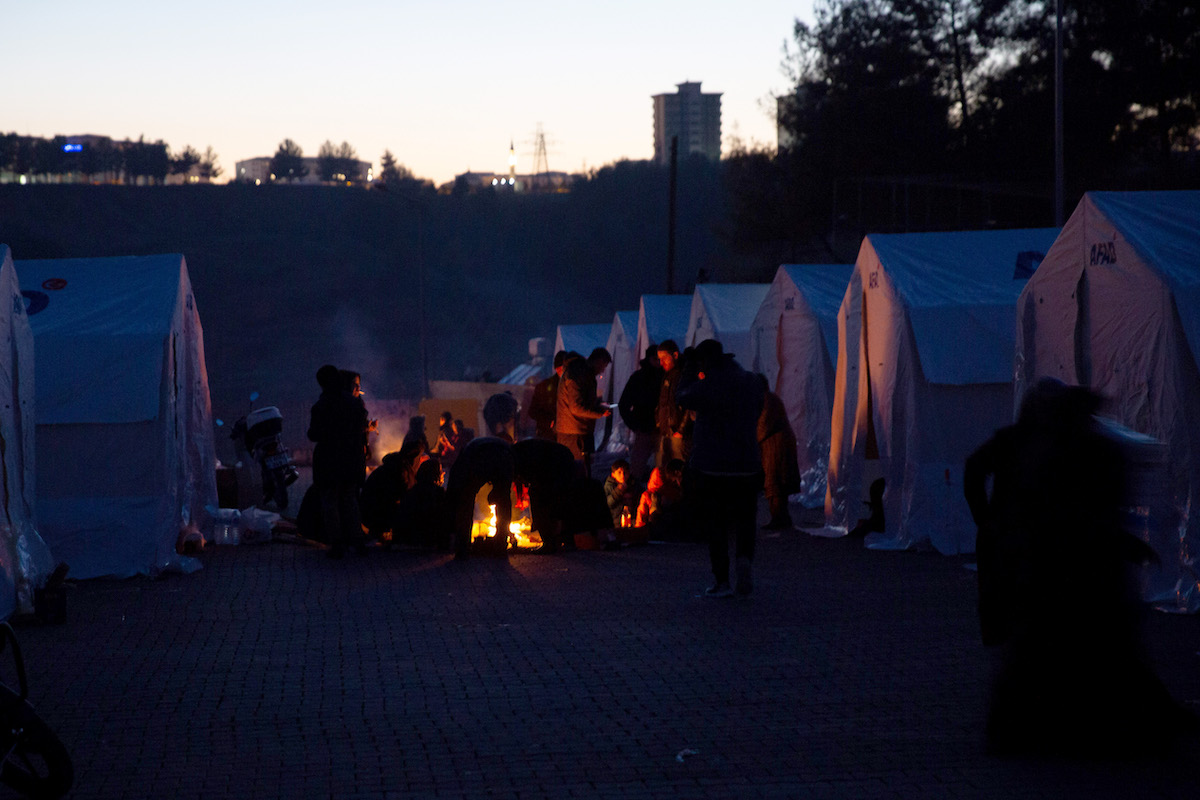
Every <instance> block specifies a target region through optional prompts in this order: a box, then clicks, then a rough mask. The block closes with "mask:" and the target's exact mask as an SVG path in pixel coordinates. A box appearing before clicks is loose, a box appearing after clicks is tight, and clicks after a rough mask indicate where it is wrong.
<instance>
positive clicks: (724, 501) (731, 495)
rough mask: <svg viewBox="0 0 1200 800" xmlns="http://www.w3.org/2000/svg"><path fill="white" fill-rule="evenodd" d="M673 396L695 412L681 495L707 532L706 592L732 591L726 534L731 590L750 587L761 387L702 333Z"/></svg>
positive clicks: (759, 477)
mask: <svg viewBox="0 0 1200 800" xmlns="http://www.w3.org/2000/svg"><path fill="white" fill-rule="evenodd" d="M675 399H676V401H677V402H678V403H679V405H680V406H682V407H683V408H685V409H689V410H691V411H693V412H695V415H696V418H695V427H694V429H693V432H692V452H691V454H690V457H689V461H688V473H687V485H686V486H685V489H684V491H685V493H686V494H687V495H688V496H689V497H690V498H691V500H690V502H691V503H692V507H693V511H694V519H695V522H696V524H697V525H698V526H700V527H702V528H703V529H704V531H705V533H706V534H707V539H708V542H709V559H710V561H711V564H712V571H713V577H714V578H715V579H716V581H715V583H714V584H713V585H712V586H711V587H709V588H708V590H706V592H705V594H706V595H707V596H709V597H731V596H733V594H734V588H733V587H731V586H730V580H729V577H730V576H729V540H730V538H731V537H732V538H733V540H734V548H735V556H736V559H737V584H736V592H737V594H739V595H741V596H743V597H744V596H746V595H749V594H750V591H751V589H752V580H751V571H750V565H751V562H752V561H753V559H754V546H755V536H756V534H757V530H758V525H757V515H758V493H759V491H760V490H761V489H762V461H761V457H760V455H759V449H758V437H757V435H756V432H757V427H758V417H759V414H760V413H761V411H762V404H763V390H762V385H761V384H760V383H759V381H758V379H757V378H756V376H755V375H753V374H752V373H750V372H747V371H746V370H744V369H742V368H741V367H740V366H738V363H737V362H736V361H735V360H734V358H733V356H731V355H728V354H726V353H724V352H723V350H722V348H721V343H720V342H718V341H716V340H715V339H706V340H705V341H703V342H701V343H700V344H699V345H697V346H696V350H695V352H694V354H693V355H692V358H691V361H690V363H687V364H686V365H685V367H684V368H683V374H682V375H681V376H680V379H679V386H678V388H677V389H676V391H675Z"/></svg>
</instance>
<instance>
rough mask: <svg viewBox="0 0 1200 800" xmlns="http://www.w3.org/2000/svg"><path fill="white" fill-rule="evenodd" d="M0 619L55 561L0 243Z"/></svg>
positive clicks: (29, 337)
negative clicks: (39, 496) (41, 508)
mask: <svg viewBox="0 0 1200 800" xmlns="http://www.w3.org/2000/svg"><path fill="white" fill-rule="evenodd" d="M0 337H2V338H3V342H0V397H2V398H3V402H2V403H0V442H2V443H3V447H2V448H0V464H2V465H3V468H4V475H3V484H4V502H3V506H2V507H0V619H8V618H9V617H11V616H12V615H13V614H14V613H16V612H17V611H20V612H22V613H30V612H32V611H33V589H35V588H37V587H39V586H41V585H42V584H43V583H44V582H45V578H46V577H47V575H48V574H49V572H50V570H52V569H53V567H54V559H53V557H52V555H51V553H50V550H49V549H48V548H47V547H46V544H45V542H44V541H43V540H42V538H41V536H39V534H38V531H37V520H36V514H35V511H36V508H35V483H36V481H35V462H34V458H35V455H34V423H35V399H34V388H35V387H34V349H33V333H32V332H31V331H30V329H29V317H28V315H27V314H26V310H25V300H24V298H22V297H21V287H20V284H19V283H18V280H17V274H16V267H15V266H14V264H13V259H12V251H11V250H10V249H9V247H8V245H4V244H0Z"/></svg>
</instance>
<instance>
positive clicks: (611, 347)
mask: <svg viewBox="0 0 1200 800" xmlns="http://www.w3.org/2000/svg"><path fill="white" fill-rule="evenodd" d="M637 321H638V312H636V311H618V312H616V313H615V314H613V322H612V328H611V329H610V330H609V333H608V342H607V344H605V346H604V347H605V349H606V350H608V353H609V355H611V356H612V363H611V364H609V365H608V369H606V370H604V375H603V377H602V378H601V380H600V392H601V397H603V398H604V402H606V403H612V404H613V405H616V403H617V401H619V400H620V399H621V392H622V391H624V389H625V382H626V381H628V380H629V376H630V375H632V374H633V371H634V370H635V369H636V368H637V364H638V361H639V360H640V359H639V358H638V356H637V355H636V354H635V353H634V348H635V347H636V346H637ZM585 355H586V354H585ZM596 427H597V428H603V429H604V431H605V434H604V438H605V440H606V442H607V443H606V445H605V448H606V449H608V450H613V449H614V448H615V449H616V450H625V449H628V447H629V429H628V428H626V427H625V423H624V422H622V421H621V415H620V414H619V413H617V412H616V411H614V412H613V414H612V416H610V417H606V418H605V419H604V420H602V421H601V423H600V424H599V425H597V426H596Z"/></svg>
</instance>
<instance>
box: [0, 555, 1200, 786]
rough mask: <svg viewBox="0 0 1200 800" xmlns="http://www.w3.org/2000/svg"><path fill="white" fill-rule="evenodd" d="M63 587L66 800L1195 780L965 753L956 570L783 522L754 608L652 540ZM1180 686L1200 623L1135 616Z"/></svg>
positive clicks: (963, 593)
mask: <svg viewBox="0 0 1200 800" xmlns="http://www.w3.org/2000/svg"><path fill="white" fill-rule="evenodd" d="M202 560H203V561H204V564H205V568H204V569H203V570H201V571H199V572H197V573H195V574H193V575H189V576H171V577H167V578H164V579H161V580H156V581H150V580H128V581H119V582H106V581H89V582H84V583H80V584H77V585H73V586H72V587H71V589H70V592H69V597H68V613H69V622H68V623H67V624H66V625H63V626H53V627H50V626H47V627H21V628H19V629H18V635H19V636H20V639H21V642H22V645H23V646H24V649H25V654H26V660H27V662H28V664H29V667H30V673H31V675H30V678H31V684H32V695H33V697H32V699H33V701H34V703H35V705H36V706H37V708H38V709H39V711H40V712H41V713H42V715H43V716H44V717H45V719H47V720H48V721H49V722H50V724H51V725H52V726H53V727H54V728H55V729H56V730H57V731H58V732H59V733H60V735H61V736H62V738H63V739H64V741H65V742H66V743H67V745H68V747H69V749H70V750H71V752H72V754H73V757H74V759H75V765H76V770H77V781H76V791H75V792H74V793H73V796H74V797H78V798H118V797H128V798H150V797H153V798H167V797H180V798H242V797H254V798H276V797H278V798H301V797H339V798H340V797H350V798H357V797H362V798H379V797H383V798H423V797H472V798H518V797H519V798H537V797H548V798H570V797H616V798H650V797H687V798H691V797H695V798H708V797H819V798H823V797H921V798H926V797H928V798H959V797H1022V798H1038V797H1045V798H1062V797H1088V798H1103V797H1113V798H1135V797H1136V798H1144V797H1163V798H1192V797H1197V796H1200V781H1198V780H1197V777H1196V774H1197V773H1196V765H1197V764H1200V758H1198V756H1200V746H1197V745H1196V744H1194V743H1191V744H1188V745H1186V746H1184V747H1183V748H1182V749H1181V751H1180V752H1179V753H1175V754H1172V755H1170V756H1167V757H1162V758H1157V759H1142V760H1133V761H1125V762H1117V763H1113V762H1095V763H1087V762H1079V761H1037V760H1025V759H1000V758H995V757H990V756H987V755H985V754H984V753H983V751H982V747H981V736H980V730H981V726H982V719H983V714H984V709H985V702H986V685H987V674H988V669H989V664H988V660H987V654H986V653H985V651H984V650H983V648H982V647H981V646H980V645H979V643H978V638H977V632H976V623H975V617H974V590H975V583H974V581H975V578H974V573H972V572H970V571H968V570H966V569H964V568H963V566H962V564H963V561H962V560H961V559H954V558H943V557H940V556H934V555H920V554H914V553H879V552H873V551H866V550H863V549H862V547H861V544H859V543H857V542H852V541H849V540H844V539H842V540H829V539H820V538H815V537H811V536H808V535H806V534H803V533H799V532H794V531H789V532H786V533H784V534H783V535H782V536H775V537H767V538H763V539H761V540H760V553H759V558H758V561H757V564H756V588H755V593H754V597H753V599H751V600H748V601H739V600H722V601H717V600H708V599H704V598H702V597H700V590H702V589H703V587H704V586H705V585H706V584H707V581H708V579H709V575H708V572H707V555H706V551H705V550H704V549H703V548H702V547H699V546H697V545H687V544H661V545H649V546H644V547H640V548H632V549H628V550H625V551H621V552H578V553H574V554H569V555H565V556H561V557H549V558H548V557H543V556H536V555H532V554H517V555H514V556H513V557H511V558H510V559H509V560H507V561H502V560H486V559H475V560H472V561H470V562H467V563H456V562H453V561H451V560H449V559H448V558H447V557H446V556H443V555H440V554H430V553H416V552H403V553H382V552H375V553H371V554H370V555H369V556H367V557H348V558H347V559H346V560H345V561H341V562H332V561H329V560H327V559H325V558H323V557H322V556H321V553H320V552H319V551H315V550H311V549H308V548H305V547H302V546H298V545H293V544H282V543H274V544H270V545H262V546H258V547H253V546H243V547H235V548H224V549H218V550H213V551H211V552H209V553H207V554H205V555H204V556H202ZM1151 632H1152V635H1153V640H1154V644H1155V647H1156V651H1155V652H1156V659H1157V663H1158V664H1159V669H1160V672H1161V674H1162V675H1163V677H1164V679H1165V680H1166V681H1167V682H1168V684H1169V686H1170V688H1171V689H1172V691H1173V692H1174V693H1175V694H1176V696H1177V697H1180V698H1182V699H1186V700H1188V701H1190V702H1191V703H1192V704H1193V707H1196V706H1195V704H1196V702H1197V701H1198V700H1200V679H1198V677H1197V675H1198V673H1200V656H1198V653H1197V651H1198V650H1200V619H1197V618H1195V617H1171V616H1165V615H1155V616H1154V618H1153V619H1152V625H1151Z"/></svg>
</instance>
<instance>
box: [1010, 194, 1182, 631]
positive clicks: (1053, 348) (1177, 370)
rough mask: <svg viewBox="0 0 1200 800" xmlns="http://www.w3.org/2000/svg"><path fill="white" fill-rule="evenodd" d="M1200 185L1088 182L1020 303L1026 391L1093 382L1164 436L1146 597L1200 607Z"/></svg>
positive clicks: (1135, 422)
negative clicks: (1094, 186)
mask: <svg viewBox="0 0 1200 800" xmlns="http://www.w3.org/2000/svg"><path fill="white" fill-rule="evenodd" d="M1197 253H1200V192H1129V193H1107V192H1098V193H1090V194H1087V195H1085V196H1084V198H1083V199H1082V200H1081V201H1080V203H1079V205H1078V206H1077V207H1076V209H1075V211H1074V213H1073V214H1072V215H1071V217H1070V219H1069V220H1068V221H1067V224H1066V226H1065V227H1064V228H1063V232H1062V235H1061V236H1059V238H1058V241H1057V242H1055V244H1054V247H1052V248H1051V250H1050V252H1049V253H1048V254H1047V256H1046V259H1045V261H1044V262H1043V263H1042V265H1041V266H1040V267H1039V268H1038V270H1037V272H1036V273H1035V274H1034V277H1033V278H1032V279H1031V280H1030V281H1029V284H1028V285H1027V286H1026V288H1025V291H1024V292H1023V293H1022V295H1021V298H1020V300H1019V302H1018V305H1017V310H1018V318H1017V343H1016V354H1017V360H1016V368H1015V373H1016V381H1015V385H1014V393H1015V397H1016V398H1017V402H1018V403H1019V401H1020V398H1021V397H1023V396H1024V393H1025V392H1026V391H1027V390H1028V389H1029V387H1031V386H1032V385H1033V384H1034V383H1036V382H1037V380H1038V379H1040V378H1042V377H1052V378H1057V379H1059V380H1061V381H1063V382H1064V383H1068V384H1082V385H1088V386H1091V387H1092V388H1093V389H1095V390H1096V391H1097V392H1099V393H1100V394H1101V395H1102V396H1103V397H1104V398H1105V405H1104V407H1103V408H1102V409H1101V414H1102V415H1104V416H1108V417H1111V418H1113V419H1115V420H1116V421H1117V422H1119V423H1121V424H1122V425H1125V426H1127V427H1129V428H1132V429H1133V430H1135V431H1138V432H1139V433H1143V434H1146V435H1149V436H1152V437H1154V438H1155V439H1157V440H1159V441H1160V442H1162V443H1164V445H1165V447H1166V452H1167V456H1166V464H1165V474H1161V473H1160V474H1159V475H1158V476H1157V477H1158V479H1159V482H1160V483H1161V484H1162V485H1163V486H1162V489H1160V490H1159V491H1150V492H1148V493H1147V494H1148V496H1146V497H1143V498H1140V500H1141V505H1142V506H1143V507H1144V508H1145V509H1147V510H1148V514H1147V516H1146V517H1145V518H1144V520H1143V525H1144V527H1143V528H1142V530H1141V531H1140V533H1141V535H1143V536H1144V537H1145V538H1146V539H1147V540H1148V541H1149V543H1150V545H1151V546H1152V547H1153V548H1154V550H1155V552H1156V553H1157V554H1158V556H1159V558H1160V560H1161V565H1160V566H1158V567H1156V568H1153V569H1151V570H1150V573H1149V579H1148V582H1147V586H1146V597H1147V599H1148V600H1150V601H1152V602H1154V603H1156V604H1158V605H1160V606H1161V607H1164V608H1168V609H1170V610H1174V611H1184V612H1190V613H1196V612H1200V567H1198V565H1197V563H1196V554H1197V552H1200V514H1197V513H1196V512H1195V511H1193V509H1194V508H1196V507H1197V503H1198V502H1200V426H1198V425H1196V423H1195V420H1197V419H1200V368H1198V367H1197V362H1196V358H1195V352H1196V350H1195V347H1196V344H1197V342H1198V341H1200V322H1197V321H1196V314H1197V311H1198V309H1196V308H1195V305H1196V292H1197V288H1198V287H1200V262H1198V261H1197V256H1196V254H1197Z"/></svg>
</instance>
